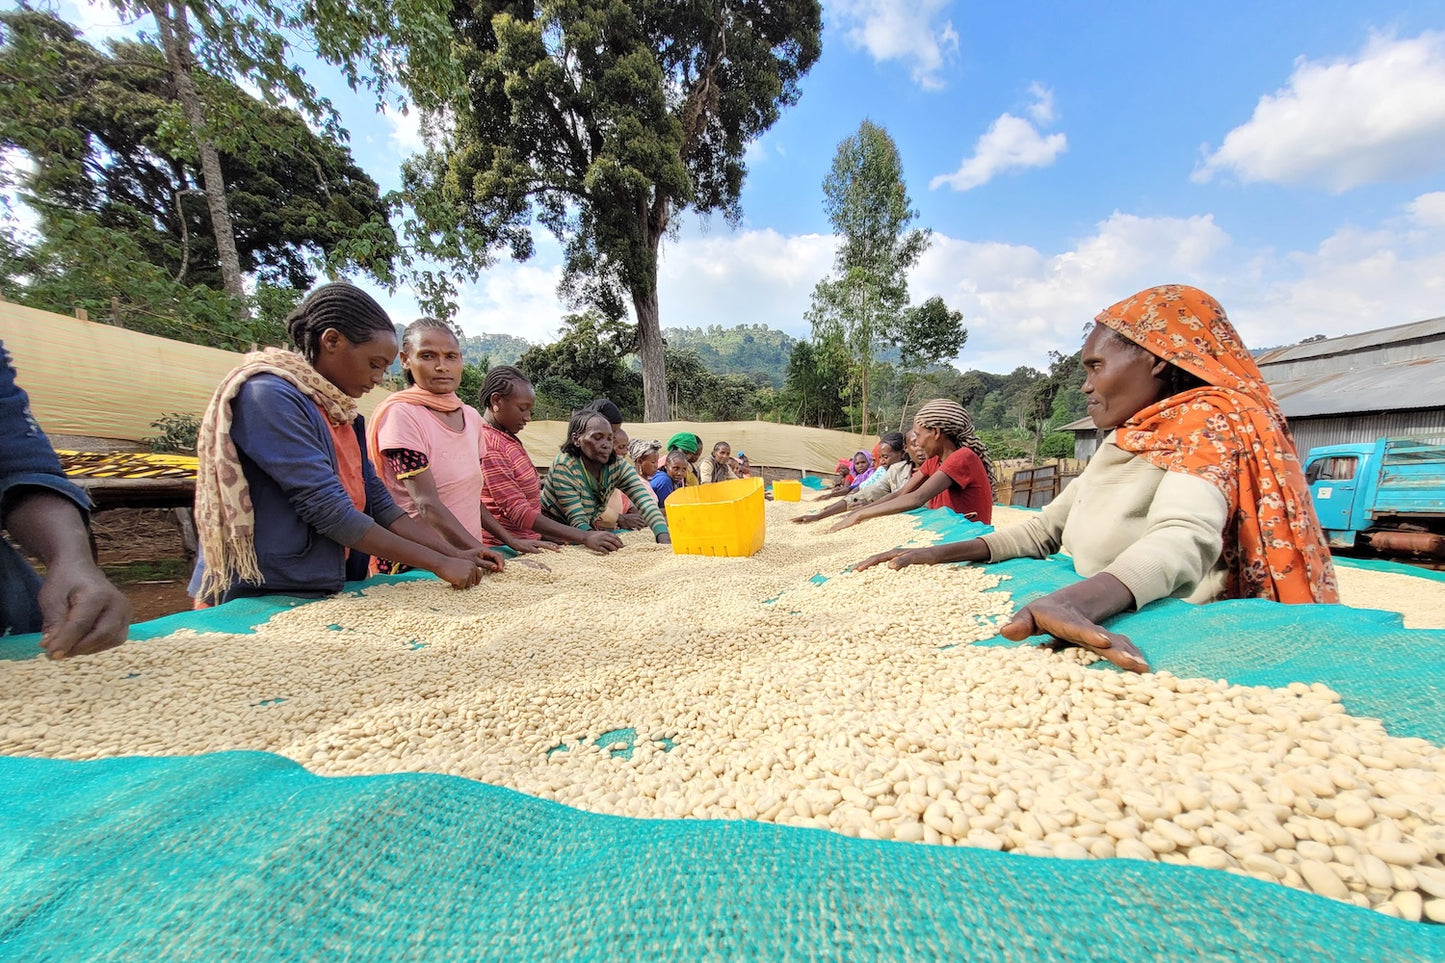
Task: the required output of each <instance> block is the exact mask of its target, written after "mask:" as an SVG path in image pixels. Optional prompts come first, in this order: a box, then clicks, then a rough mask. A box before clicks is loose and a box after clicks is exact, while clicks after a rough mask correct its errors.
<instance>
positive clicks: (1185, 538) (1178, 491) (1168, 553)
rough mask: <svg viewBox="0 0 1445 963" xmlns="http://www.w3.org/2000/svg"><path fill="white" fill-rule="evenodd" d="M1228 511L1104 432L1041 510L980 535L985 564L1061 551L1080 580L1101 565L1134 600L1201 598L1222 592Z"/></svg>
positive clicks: (1198, 483) (1218, 498)
mask: <svg viewBox="0 0 1445 963" xmlns="http://www.w3.org/2000/svg"><path fill="white" fill-rule="evenodd" d="M1227 513H1228V504H1227V503H1226V502H1225V500H1224V495H1223V494H1222V493H1220V491H1219V489H1217V488H1215V487H1214V485H1212V484H1210V483H1209V482H1207V481H1205V480H1204V479H1202V478H1196V477H1194V476H1192V475H1184V474H1180V473H1179V472H1166V471H1164V470H1163V469H1162V468H1155V467H1154V466H1153V465H1151V464H1149V463H1148V462H1146V461H1144V460H1143V459H1142V458H1139V457H1138V456H1137V455H1133V454H1130V453H1129V452H1126V451H1124V450H1123V449H1121V448H1120V447H1119V446H1118V445H1116V444H1114V436H1113V434H1112V433H1111V434H1110V435H1109V436H1108V437H1106V438H1105V439H1104V441H1103V442H1102V443H1101V444H1100V445H1099V451H1098V452H1097V453H1096V454H1095V455H1094V457H1093V458H1092V459H1090V461H1089V464H1088V466H1087V467H1086V468H1085V469H1084V471H1083V473H1082V474H1081V475H1079V477H1078V478H1076V479H1074V481H1073V483H1072V484H1070V485H1069V487H1067V488H1065V489H1064V490H1063V492H1062V493H1061V494H1060V495H1059V497H1058V498H1056V499H1054V500H1053V502H1051V503H1050V504H1049V505H1048V506H1047V507H1046V508H1044V510H1043V511H1042V512H1040V513H1039V514H1038V515H1037V516H1035V517H1033V518H1031V519H1029V520H1028V521H1027V522H1024V523H1023V524H1021V525H1012V526H1009V527H1006V528H1001V529H999V530H998V531H996V532H994V533H993V534H991V535H985V536H983V541H984V542H985V543H986V544H987V545H988V548H989V552H990V553H991V556H992V557H991V559H990V561H994V562H999V561H1003V560H1004V559H1008V558H1019V557H1021V556H1022V557H1033V558H1043V557H1045V556H1047V555H1052V554H1053V553H1055V552H1058V551H1060V550H1062V551H1063V552H1064V553H1065V554H1067V555H1070V556H1072V557H1073V560H1074V571H1076V572H1078V573H1079V574H1080V575H1082V576H1084V577H1085V578H1087V577H1089V576H1091V575H1097V574H1098V573H1100V572H1108V573H1109V574H1110V575H1113V576H1114V577H1115V578H1117V579H1118V580H1119V581H1121V582H1123V583H1124V585H1125V586H1126V587H1127V588H1128V589H1129V591H1130V592H1132V593H1133V595H1134V604H1135V606H1136V607H1139V608H1142V607H1143V606H1145V605H1147V604H1148V603H1150V602H1152V601H1154V600H1155V599H1161V598H1165V597H1168V596H1175V597H1177V598H1182V599H1185V600H1186V601H1190V602H1209V601H1212V600H1214V599H1216V598H1218V597H1219V595H1220V593H1221V592H1222V591H1223V590H1224V578H1225V571H1224V565H1223V562H1222V558H1221V553H1222V551H1223V547H1224V536H1223V532H1224V524H1225V522H1226V521H1227V518H1226V515H1227Z"/></svg>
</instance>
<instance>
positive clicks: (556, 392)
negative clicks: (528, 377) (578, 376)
mask: <svg viewBox="0 0 1445 963" xmlns="http://www.w3.org/2000/svg"><path fill="white" fill-rule="evenodd" d="M534 385H535V387H536V390H537V403H536V406H535V407H534V408H533V409H532V417H534V418H537V419H539V420H543V421H566V420H567V419H568V418H571V417H572V413H573V412H574V411H577V410H579V409H581V408H585V407H586V406H587V405H588V404H589V403H590V402H591V401H592V399H594V398H596V397H598V395H597V393H596V392H594V391H592V390H590V389H588V388H585V387H583V386H582V385H579V384H578V383H577V382H575V381H573V380H572V379H571V378H565V377H563V376H561V375H548V376H547V377H545V378H543V379H541V380H540V381H536V382H534Z"/></svg>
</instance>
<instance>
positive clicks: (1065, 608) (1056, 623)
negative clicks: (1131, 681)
mask: <svg viewBox="0 0 1445 963" xmlns="http://www.w3.org/2000/svg"><path fill="white" fill-rule="evenodd" d="M1055 594H1057V593H1055ZM998 634H999V635H1001V636H1003V637H1004V638H1006V639H1011V640H1013V641H1015V642H1022V641H1024V640H1025V639H1027V638H1029V637H1030V636H1034V635H1050V636H1053V637H1054V638H1056V639H1058V640H1059V641H1061V642H1069V643H1072V644H1074V645H1079V646H1083V647H1084V648H1086V649H1089V650H1090V651H1092V652H1095V653H1097V654H1099V655H1101V656H1103V657H1104V658H1106V659H1108V660H1109V661H1110V662H1112V663H1114V664H1115V665H1117V666H1118V667H1119V668H1121V669H1127V670H1128V671H1130V672H1148V671H1149V663H1148V662H1147V661H1145V659H1144V653H1142V652H1140V651H1139V648H1138V646H1136V645H1135V644H1134V643H1133V642H1131V641H1130V640H1129V637H1128V636H1127V635H1121V634H1120V633H1118V632H1110V631H1109V630H1108V629H1106V628H1104V627H1103V626H1102V625H1099V624H1098V623H1097V622H1094V621H1092V620H1090V619H1089V618H1088V617H1087V616H1085V615H1084V613H1083V612H1081V611H1079V609H1078V608H1076V607H1075V606H1074V605H1072V604H1070V603H1069V602H1067V601H1063V600H1060V599H1056V598H1054V596H1053V595H1045V596H1044V597H1043V598H1041V599H1036V600H1035V601H1033V602H1030V603H1029V604H1028V605H1025V606H1024V607H1023V608H1021V609H1019V610H1018V611H1017V612H1015V613H1014V616H1013V618H1011V619H1009V621H1008V622H1007V623H1005V624H1004V626H1003V628H1001V629H999V631H998Z"/></svg>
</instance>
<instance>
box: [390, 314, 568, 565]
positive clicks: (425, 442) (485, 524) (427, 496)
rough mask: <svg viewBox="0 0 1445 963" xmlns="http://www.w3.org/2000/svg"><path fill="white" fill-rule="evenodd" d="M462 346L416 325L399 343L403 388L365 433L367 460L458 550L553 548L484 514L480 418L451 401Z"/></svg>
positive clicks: (430, 323) (426, 324)
mask: <svg viewBox="0 0 1445 963" xmlns="http://www.w3.org/2000/svg"><path fill="white" fill-rule="evenodd" d="M463 367H464V362H463V360H462V347H461V343H460V342H459V341H458V340H457V336H456V332H455V331H453V330H452V327H451V325H449V324H447V323H446V322H445V321H438V320H437V319H436V318H418V319H417V320H415V321H413V322H412V323H411V324H409V325H407V326H406V330H405V331H403V332H402V335H401V370H402V375H403V376H404V377H405V379H406V383H407V387H406V388H405V389H403V390H401V391H397V392H393V393H392V394H390V395H387V396H386V397H385V398H384V399H382V402H381V404H379V405H377V406H376V410H374V411H373V412H372V413H371V423H370V424H369V425H367V431H366V445H367V449H366V450H367V454H368V455H369V456H370V457H371V462H372V464H373V465H374V466H375V467H376V470H377V474H378V475H380V476H381V480H382V482H383V484H385V485H386V490H387V491H389V492H391V497H392V498H394V499H395V500H396V503H397V504H398V505H400V506H401V507H402V509H403V510H405V511H406V513H407V514H409V515H411V516H412V517H413V518H418V519H420V520H422V521H424V522H426V523H427V524H429V525H430V526H431V527H432V528H434V529H436V530H437V533H438V534H440V535H441V536H442V537H443V538H445V539H446V540H447V541H448V542H449V543H451V544H452V545H455V546H456V547H458V548H461V549H467V550H471V551H476V550H479V549H482V548H484V547H485V545H484V544H483V542H482V535H483V533H484V532H486V533H489V534H490V535H491V536H492V537H493V538H494V539H495V540H496V541H498V542H500V543H501V544H502V545H505V546H506V547H507V548H509V549H511V550H512V551H514V552H516V553H518V554H536V553H537V552H539V551H541V550H542V549H543V548H548V549H553V550H555V549H556V548H557V547H558V546H556V545H553V544H551V543H550V542H541V541H537V540H535V539H520V538H515V537H513V535H512V534H511V533H510V532H508V531H507V530H506V529H505V528H503V527H502V526H501V525H500V524H499V523H498V522H497V520H496V519H495V518H493V517H492V513H491V512H489V511H487V510H486V508H484V507H483V506H482V461H481V459H482V455H483V453H484V450H483V445H482V415H481V413H480V412H479V411H477V409H475V408H473V407H472V406H471V405H469V404H466V403H465V402H463V401H462V399H460V398H458V397H457V392H456V388H457V385H458V384H459V383H460V381H461V377H462V368H463ZM408 568H409V566H407V565H404V564H401V563H399V562H393V561H391V560H389V559H384V558H377V559H374V560H373V561H372V569H373V570H374V571H377V572H385V573H386V574H388V575H399V574H401V573H402V572H405V571H407V570H408Z"/></svg>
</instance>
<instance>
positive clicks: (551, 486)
mask: <svg viewBox="0 0 1445 963" xmlns="http://www.w3.org/2000/svg"><path fill="white" fill-rule="evenodd" d="M615 491H622V492H624V493H625V494H626V495H627V497H628V498H630V499H631V500H632V504H633V507H634V508H636V509H637V510H638V511H640V512H641V513H642V516H643V518H645V519H646V520H647V525H648V527H649V528H651V529H652V532H653V535H655V536H656V538H657V541H658V543H659V544H663V545H666V544H670V543H671V542H672V536H671V535H669V534H668V531H667V518H666V517H665V516H664V515H663V514H662V509H661V508H659V507H658V505H657V500H656V499H655V498H654V497H653V495H652V489H651V488H649V487H648V484H647V482H645V481H643V480H642V476H641V475H639V474H637V469H636V468H634V467H633V465H632V462H630V461H628V460H627V458H626V457H624V456H623V455H621V454H619V453H618V452H617V451H615V450H614V449H613V447H612V426H611V425H609V424H608V422H607V418H606V417H605V416H603V415H601V414H599V413H597V412H595V411H587V410H583V411H579V412H577V413H576V414H574V415H573V416H572V420H571V421H570V422H569V423H568V425H567V440H566V441H565V442H563V444H562V451H561V452H560V453H559V454H558V455H557V457H556V459H554V460H553V462H552V467H551V469H550V470H549V471H548V472H547V481H546V483H545V484H543V485H542V512H543V514H544V515H546V516H547V517H548V518H550V519H551V520H552V521H554V522H557V523H558V524H561V525H568V526H570V527H572V528H574V529H577V530H579V531H584V532H587V531H592V530H593V529H595V528H597V527H598V526H599V525H600V524H601V520H602V518H603V516H604V514H605V510H606V508H607V500H608V498H610V497H611V495H612V493H613V492H615Z"/></svg>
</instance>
